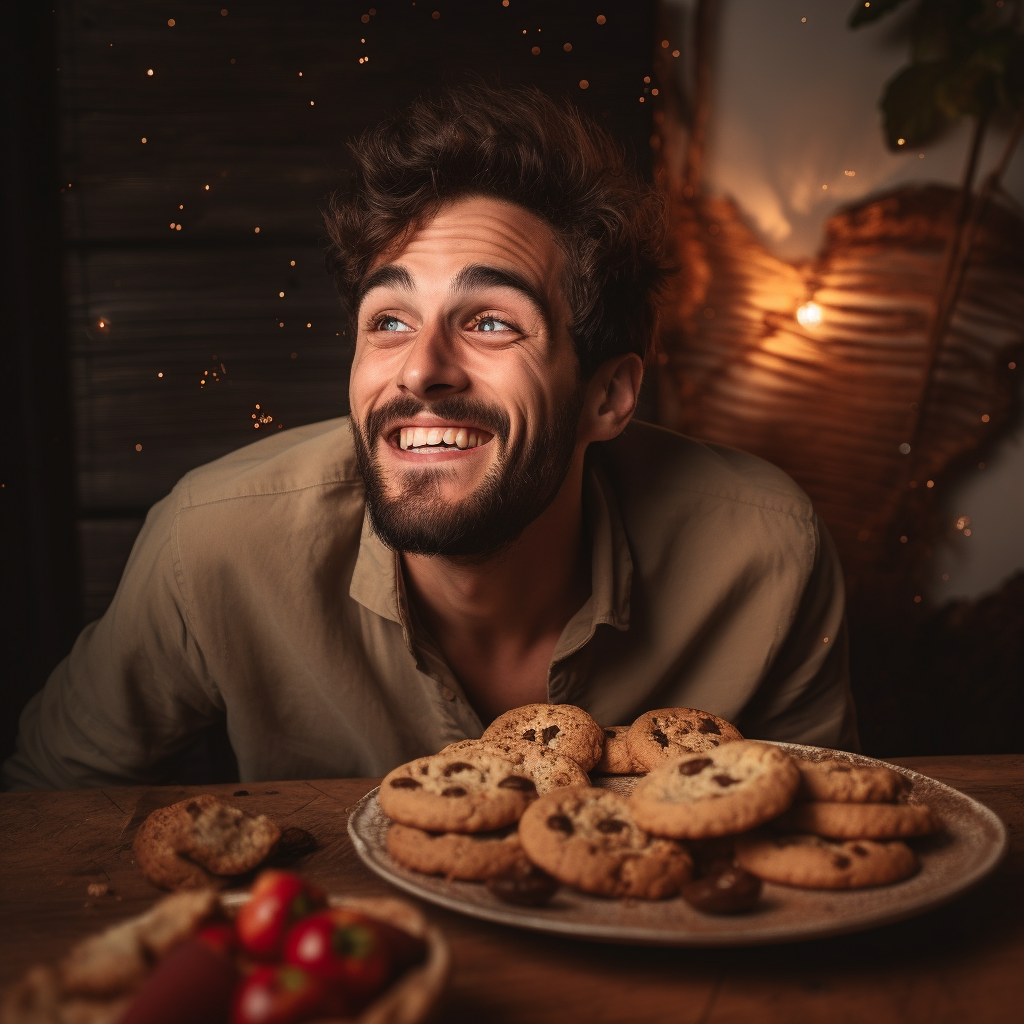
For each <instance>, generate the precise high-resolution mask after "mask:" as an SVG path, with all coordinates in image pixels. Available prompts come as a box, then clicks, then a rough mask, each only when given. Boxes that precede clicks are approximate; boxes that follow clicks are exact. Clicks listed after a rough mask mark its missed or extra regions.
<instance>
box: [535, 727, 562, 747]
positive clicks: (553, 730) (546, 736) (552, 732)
mask: <svg viewBox="0 0 1024 1024" xmlns="http://www.w3.org/2000/svg"><path fill="white" fill-rule="evenodd" d="M561 731H562V730H561V729H559V728H558V726H557V725H549V726H548V727H547V728H546V729H545V730H544V731H543V732H542V733H541V734H540V738H541V741H542V742H544V743H550V742H551V741H552V740H553V739H554V738H555V737H556V736H557V735H558V734H559V733H560V732H561Z"/></svg>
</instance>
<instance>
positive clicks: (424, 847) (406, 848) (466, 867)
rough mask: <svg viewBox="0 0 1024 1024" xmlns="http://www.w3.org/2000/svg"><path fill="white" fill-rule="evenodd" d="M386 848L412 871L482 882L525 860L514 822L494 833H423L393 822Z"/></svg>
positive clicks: (417, 829)
mask: <svg viewBox="0 0 1024 1024" xmlns="http://www.w3.org/2000/svg"><path fill="white" fill-rule="evenodd" d="M387 847H388V853H390V854H391V856H392V857H394V858H395V860H397V861H398V862H399V864H404V865H405V866H406V867H407V868H412V870H413V871H422V872H423V873H424V874H426V875H444V876H445V877H446V878H459V879H462V880H463V881H467V882H482V881H486V880H487V879H488V878H493V877H494V876H495V875H500V874H503V873H504V872H506V871H509V870H511V869H512V868H513V867H514V866H515V864H517V863H518V862H519V861H523V860H525V859H526V855H525V854H524V853H523V849H522V847H521V846H520V844H519V832H518V830H517V829H516V826H515V825H509V826H507V827H506V828H503V829H498V830H496V831H494V832H426V831H424V830H423V829H419V828H410V827H409V826H408V825H400V824H398V823H397V822H395V823H394V824H392V826H391V827H390V828H389V829H388V834H387Z"/></svg>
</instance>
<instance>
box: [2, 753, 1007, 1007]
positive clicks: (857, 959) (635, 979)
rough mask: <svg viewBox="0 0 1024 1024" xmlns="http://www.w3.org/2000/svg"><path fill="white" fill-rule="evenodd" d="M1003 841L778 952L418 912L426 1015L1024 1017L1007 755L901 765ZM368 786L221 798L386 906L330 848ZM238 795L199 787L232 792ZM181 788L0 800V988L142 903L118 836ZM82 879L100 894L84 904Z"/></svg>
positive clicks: (251, 791) (126, 841)
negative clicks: (996, 822) (448, 971)
mask: <svg viewBox="0 0 1024 1024" xmlns="http://www.w3.org/2000/svg"><path fill="white" fill-rule="evenodd" d="M897 763H899V764H903V765H906V766H908V767H911V768H914V769H915V770H916V771H919V772H923V773H924V774H926V775H930V776H932V777H933V778H936V779H939V780H941V781H942V782H946V783H948V784H949V785H952V786H956V787H957V788H958V789H961V790H963V791H964V792H966V793H969V794H971V795H972V796H974V797H976V798H978V799H979V800H981V801H983V802H984V803H986V804H987V805H988V806H989V807H991V808H992V809H993V810H994V811H995V812H996V813H997V814H998V815H999V816H1000V817H1001V818H1002V819H1003V821H1005V822H1006V823H1007V824H1008V825H1009V827H1010V833H1011V850H1010V855H1009V857H1008V859H1007V860H1006V861H1005V862H1004V863H1003V865H1002V866H1001V867H1000V869H999V870H998V872H997V873H996V875H995V876H993V877H992V878H990V879H989V880H988V881H986V882H985V883H984V884H983V885H982V886H981V887H979V888H978V889H976V890H974V891H973V892H971V893H969V894H967V895H966V896H964V897H962V898H961V899H959V900H957V901H956V902H955V903H953V904H951V905H949V906H947V907H944V908H941V909H939V910H936V911H933V912H932V913H929V914H926V915H924V916H923V917H919V918H917V919H915V920H912V921H906V922H903V923H901V924H897V925H891V926H889V927H886V928H880V929H876V930H874V931H868V932H862V933H860V934H857V935H849V936H843V937H840V938H835V939H828V940H822V941H816V942H808V943H802V944H797V945H789V946H773V947H759V948H751V949H730V950H687V949H650V948H635V947H628V946H603V945H596V944H591V943H587V942H580V941H574V940H569V939H562V938H556V937H548V936H543V935H538V934H535V933H530V932H525V931H518V930H515V929H512V928H505V927H502V926H500V925H491V924H487V923H485V922H481V921H476V920H472V919H470V918H465V917H462V916H460V915H457V914H453V913H449V912H446V911H443V910H440V909H438V908H435V907H433V906H432V905H430V904H423V906H424V909H425V911H426V913H427V914H428V915H429V916H430V917H431V919H433V921H434V922H436V923H437V924H438V925H439V926H440V927H441V928H442V929H443V930H444V931H445V933H446V934H447V936H448V938H449V940H450V942H451V945H452V951H453V954H454V962H455V967H454V972H453V977H452V982H451V987H450V994H449V996H448V999H447V1002H446V1004H445V1008H444V1010H443V1012H442V1014H441V1019H442V1020H444V1021H449V1022H458V1021H467V1022H469V1021H472V1022H479V1021H481V1020H486V1021H487V1022H488V1024H500V1022H504V1021H508V1022H512V1021H516V1022H519V1021H527V1020H529V1021H531V1022H533V1021H536V1022H540V1024H543V1022H546V1021H551V1022H559V1024H564V1022H567V1021H586V1022H588V1024H600V1022H610V1021H629V1022H636V1021H644V1022H651V1024H657V1022H661V1021H664V1022H666V1024H668V1022H672V1024H725V1022H737V1024H739V1022H743V1024H751V1022H779V1024H792V1022H794V1021H799V1022H800V1024H816V1022H819V1021H820V1022H821V1024H835V1022H837V1021H848V1022H855V1021H856V1022H859V1021H869V1022H871V1024H889V1022H893V1024H896V1022H899V1024H915V1022H918V1021H920V1022H921V1024H941V1022H944V1021H949V1022H951V1024H953V1022H955V1024H964V1022H974V1021H984V1022H986V1024H997V1022H1001V1021H1006V1022H1010V1021H1013V1022H1014V1024H1017V1022H1019V1021H1020V1020H1022V1019H1024V756H1022V755H991V756H989V755H986V756H962V757H933V758H923V757H918V758H903V759H899V760H898V761H897ZM375 784H376V783H375V781H374V780H369V779H338V780H330V781H321V782H281V783H261V784H246V785H245V786H244V788H245V789H246V790H247V795H236V796H235V798H234V801H233V802H235V803H236V804H238V805H239V806H241V807H244V808H246V809H248V810H252V811H254V812H263V813H267V814H269V815H271V816H272V817H273V818H274V820H275V821H277V822H278V823H279V824H281V825H297V826H300V827H302V828H305V829H308V830H309V831H311V832H312V833H313V834H314V835H315V836H316V838H317V839H318V841H319V843H320V847H319V849H317V850H315V851H314V852H313V853H311V854H308V855H307V856H306V857H305V858H304V859H303V860H302V861H300V862H299V863H298V864H297V865H296V868H297V870H300V871H301V872H302V873H303V874H304V875H306V876H307V877H309V878H311V879H312V880H314V881H316V882H318V883H319V884H320V885H322V886H324V887H325V888H327V889H330V890H332V891H335V892H349V893H360V894H375V895H377V894H385V893H394V890H393V889H391V887H390V886H388V884H387V883H385V882H383V881H381V880H379V879H378V878H377V877H376V876H375V875H373V874H372V873H371V872H370V871H368V870H367V869H366V868H365V867H363V865H362V863H361V862H360V861H359V859H358V858H357V857H356V854H355V852H354V851H353V849H352V845H351V843H350V842H349V840H348V837H347V834H346V821H347V818H348V810H349V807H350V806H351V805H352V804H353V803H354V802H355V801H356V800H357V799H358V798H359V797H361V796H362V795H363V794H364V793H365V792H366V791H367V790H368V789H370V788H371V787H372V786H373V785H375ZM241 788H243V787H240V786H238V785H233V786H210V787H206V788H205V789H204V790H203V791H209V792H216V793H220V794H221V795H225V796H231V795H232V794H233V793H236V791H238V790H239V789H241ZM195 792H197V790H195V789H191V790H188V791H186V790H182V789H174V788H170V787H167V788H159V789H145V788H124V789H107V790H85V791H80V792H63V793H6V794H0V954H2V955H0V987H2V986H6V985H7V984H8V983H10V982H11V981H13V980H14V979H15V978H17V977H18V976H19V975H20V974H21V973H22V972H23V971H24V970H25V968H27V967H28V966H29V965H30V964H32V963H34V962H37V961H41V960H44V961H45V960H54V959H56V958H57V957H58V956H60V955H61V954H62V953H63V952H64V951H65V950H66V949H67V948H68V946H69V945H70V944H71V943H72V942H73V941H74V940H76V939H78V938H80V937H82V936H84V935H86V934H88V933H89V932H92V931H95V930H98V929H99V928H101V927H103V926H105V925H108V924H111V923H113V922H115V921H118V920H120V919H122V918H125V917H128V916H130V915H132V914H136V913H139V912H140V911H142V910H143V909H144V908H146V907H147V906H149V905H150V904H151V903H152V901H153V900H154V899H155V898H156V896H157V895H158V893H157V890H155V889H153V888H152V887H151V886H150V885H149V884H148V883H147V882H146V881H145V880H144V879H143V878H142V876H141V874H140V873H139V871H138V870H137V869H136V868H135V866H134V865H133V863H132V855H131V842H132V837H133V836H134V834H135V829H136V828H137V826H138V825H139V823H140V822H141V821H142V820H143V818H144V817H145V816H146V815H147V814H148V813H149V812H150V811H151V810H153V809H154V808H156V807H159V806H162V805H164V804H167V803H171V802H173V801H174V800H177V799H180V798H181V797H183V796H186V795H189V794H190V793H195ZM92 882H106V883H109V885H110V889H111V893H110V894H109V895H107V896H104V897H101V898H90V897H88V896H87V893H86V889H87V886H88V885H89V884H90V883H92Z"/></svg>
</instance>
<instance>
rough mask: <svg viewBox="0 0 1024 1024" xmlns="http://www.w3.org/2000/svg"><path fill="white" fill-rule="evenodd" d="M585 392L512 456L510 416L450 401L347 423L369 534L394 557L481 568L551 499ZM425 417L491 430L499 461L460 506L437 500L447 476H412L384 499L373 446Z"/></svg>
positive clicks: (406, 406)
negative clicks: (403, 423)
mask: <svg viewBox="0 0 1024 1024" xmlns="http://www.w3.org/2000/svg"><path fill="white" fill-rule="evenodd" d="M583 394H584V389H583V388H582V387H577V388H576V390H575V391H574V393H573V394H572V395H570V396H569V397H568V399H567V400H566V401H565V402H563V403H562V404H561V407H560V408H559V410H558V412H557V414H556V415H555V418H554V420H553V421H552V422H551V423H550V424H549V425H548V428H547V429H546V430H544V431H542V432H541V433H540V434H538V435H537V436H536V437H535V438H534V439H533V440H532V441H531V442H530V443H529V444H527V445H526V446H525V448H520V449H518V450H517V451H515V452H510V451H509V447H508V439H509V432H510V423H509V418H508V415H507V414H506V413H505V412H504V411H502V410H500V409H495V408H493V407H492V406H487V405H484V404H482V403H480V402H476V401H473V400H471V399H466V398H461V397H459V396H458V395H453V396H451V397H449V398H442V399H439V400H437V401H435V402H431V403H430V404H429V406H428V405H427V404H426V403H423V402H420V401H419V400H417V399H415V398H413V397H411V396H408V397H405V398H395V399H392V400H391V401H390V402H387V403H386V404H385V405H383V406H381V407H380V408H379V409H375V410H374V411H373V412H371V413H370V415H369V416H367V418H366V423H365V425H364V426H363V427H360V425H359V424H358V423H357V422H356V421H355V420H354V419H353V420H352V433H353V436H354V438H355V447H356V459H357V462H358V464H359V471H360V472H361V473H362V476H363V481H364V483H365V485H366V507H367V510H368V512H369V514H370V525H371V526H372V527H373V531H374V533H376V534H377V536H378V537H379V538H380V539H381V540H382V541H383V542H384V543H385V544H386V545H387V546H388V547H390V548H392V549H394V550H395V551H404V552H407V553H408V554H413V555H442V556H445V557H448V558H464V559H468V560H472V561H484V560H486V559H487V558H490V557H492V556H493V555H496V554H497V553H498V552H500V551H501V550H503V549H504V548H506V547H508V546H509V545H510V544H511V543H512V542H513V541H515V540H516V539H517V538H518V537H519V536H520V535H521V534H522V532H523V530H525V529H526V527H527V526H529V525H530V523H532V522H533V521H534V520H535V519H536V518H537V517H538V516H539V515H540V514H541V513H542V512H543V511H544V510H545V509H546V508H547V507H548V505H550V504H551V502H552V501H554V499H555V495H556V494H557V493H558V490H559V488H560V487H561V486H562V483H563V482H564V480H565V478H566V475H567V474H568V472H569V466H570V464H571V463H572V457H573V454H574V452H575V450H576V438H577V434H578V431H579V418H580V412H581V410H582V408H583ZM428 408H429V410H430V412H431V413H433V414H434V415H435V416H437V417H439V418H440V419H445V420H452V421H453V422H459V421H462V422H469V423H474V424H477V425H478V426H481V427H484V428H485V429H487V430H489V431H490V432H491V433H492V434H493V435H494V437H493V439H492V442H491V443H494V444H497V445H498V448H499V450H498V456H497V459H496V461H495V463H494V465H493V466H492V468H491V469H490V470H489V472H488V473H487V476H486V477H485V478H484V480H483V482H482V483H481V484H480V486H479V487H478V488H477V489H476V491H474V493H473V494H471V495H469V497H467V498H463V499H462V500H461V501H456V502H448V501H445V500H444V499H443V498H442V497H441V487H440V483H441V481H442V480H443V479H444V478H445V476H447V475H450V474H451V473H452V470H450V469H447V468H445V467H431V466H424V467H423V468H422V469H417V470H413V471H412V472H410V473H409V474H408V476H407V482H406V484H405V487H404V489H403V490H402V491H401V493H399V494H397V495H394V496H389V495H388V493H387V487H386V485H385V482H384V479H383V474H382V473H381V469H380V463H379V461H378V459H377V456H376V453H375V442H376V441H377V439H378V438H382V437H384V436H386V433H387V432H388V431H389V430H390V429H392V428H393V424H394V423H395V422H396V421H398V420H406V419H411V418H412V417H413V416H415V415H416V413H418V412H422V411H424V410H425V409H428Z"/></svg>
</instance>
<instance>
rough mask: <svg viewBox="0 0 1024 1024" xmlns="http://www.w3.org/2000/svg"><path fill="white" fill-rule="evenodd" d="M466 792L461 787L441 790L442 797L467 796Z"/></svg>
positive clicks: (449, 787)
mask: <svg viewBox="0 0 1024 1024" xmlns="http://www.w3.org/2000/svg"><path fill="white" fill-rule="evenodd" d="M465 795H466V791H465V790H464V789H463V788H462V787H461V786H448V787H447V788H445V789H442V790H441V796H465Z"/></svg>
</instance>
